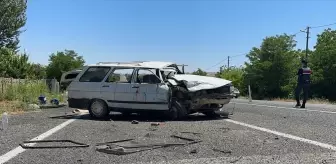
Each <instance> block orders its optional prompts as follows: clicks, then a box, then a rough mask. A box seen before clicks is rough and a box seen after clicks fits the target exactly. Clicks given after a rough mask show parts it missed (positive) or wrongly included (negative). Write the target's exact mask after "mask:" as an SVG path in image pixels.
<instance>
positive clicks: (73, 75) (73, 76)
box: [64, 73, 79, 79]
mask: <svg viewBox="0 0 336 164" xmlns="http://www.w3.org/2000/svg"><path fill="white" fill-rule="evenodd" d="M78 74H79V73H70V74H68V75H66V76H65V77H64V79H74V78H76V77H77V75H78Z"/></svg>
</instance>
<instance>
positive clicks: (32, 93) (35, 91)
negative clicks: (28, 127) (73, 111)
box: [0, 80, 64, 114]
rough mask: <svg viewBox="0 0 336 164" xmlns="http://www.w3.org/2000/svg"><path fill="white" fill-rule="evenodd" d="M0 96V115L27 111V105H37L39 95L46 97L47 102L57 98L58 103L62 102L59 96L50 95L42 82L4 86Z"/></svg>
mask: <svg viewBox="0 0 336 164" xmlns="http://www.w3.org/2000/svg"><path fill="white" fill-rule="evenodd" d="M0 94H1V95H0V114H1V113H3V112H8V113H19V112H23V111H28V110H30V109H29V108H28V104H38V97H39V96H40V95H44V96H46V97H47V100H50V99H52V98H57V99H58V100H59V101H60V102H63V101H64V100H63V99H64V98H63V96H62V95H61V94H53V93H51V92H50V91H49V89H48V87H47V85H46V84H45V83H44V82H42V81H36V80H31V81H29V80H28V81H26V82H25V83H13V84H11V85H8V86H6V88H4V93H0Z"/></svg>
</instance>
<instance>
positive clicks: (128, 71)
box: [106, 68, 134, 83]
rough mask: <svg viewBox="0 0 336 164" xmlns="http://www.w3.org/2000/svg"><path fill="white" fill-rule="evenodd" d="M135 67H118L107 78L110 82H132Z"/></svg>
mask: <svg viewBox="0 0 336 164" xmlns="http://www.w3.org/2000/svg"><path fill="white" fill-rule="evenodd" d="M133 70H134V69H133V68H117V69H115V70H114V71H113V72H112V73H111V74H110V76H109V77H108V78H107V79H106V82H108V83H130V82H131V80H132V74H133Z"/></svg>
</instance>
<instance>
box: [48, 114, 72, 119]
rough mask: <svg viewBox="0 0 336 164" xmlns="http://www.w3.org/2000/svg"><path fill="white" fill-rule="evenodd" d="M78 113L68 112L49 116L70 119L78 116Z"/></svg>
mask: <svg viewBox="0 0 336 164" xmlns="http://www.w3.org/2000/svg"><path fill="white" fill-rule="evenodd" d="M77 116H78V114H67V115H60V116H50V117H49V118H61V119H70V118H74V117H77Z"/></svg>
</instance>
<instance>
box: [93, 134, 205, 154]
mask: <svg viewBox="0 0 336 164" xmlns="http://www.w3.org/2000/svg"><path fill="white" fill-rule="evenodd" d="M172 136H174V137H179V136H175V135H172ZM179 138H180V139H181V138H183V139H184V140H188V141H191V142H186V143H154V144H130V145H123V146H122V145H118V144H117V143H121V142H127V141H131V140H133V139H127V140H118V141H112V142H105V143H100V144H97V145H96V151H98V152H103V153H107V154H114V155H127V154H132V153H138V152H142V151H148V150H153V149H158V148H164V147H170V146H185V145H189V144H195V143H199V142H201V140H194V139H189V138H184V137H179Z"/></svg>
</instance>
